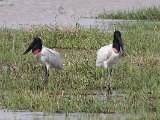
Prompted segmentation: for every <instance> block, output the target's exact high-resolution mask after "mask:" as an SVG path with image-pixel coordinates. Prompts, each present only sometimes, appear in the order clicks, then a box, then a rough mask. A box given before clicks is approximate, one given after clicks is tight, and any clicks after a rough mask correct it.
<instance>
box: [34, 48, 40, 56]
mask: <svg viewBox="0 0 160 120" xmlns="http://www.w3.org/2000/svg"><path fill="white" fill-rule="evenodd" d="M40 52H41V50H40V49H37V50H35V51H33V54H34V55H35V54H38V53H40Z"/></svg>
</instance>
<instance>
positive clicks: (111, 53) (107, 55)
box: [96, 30, 124, 94]
mask: <svg viewBox="0 0 160 120" xmlns="http://www.w3.org/2000/svg"><path fill="white" fill-rule="evenodd" d="M123 53H124V48H123V42H122V38H121V33H120V31H118V30H116V31H115V32H114V38H113V43H112V44H109V45H106V46H104V47H101V48H100V49H99V50H98V51H97V59H96V67H104V68H106V69H107V73H106V76H107V80H106V81H105V84H106V88H107V92H108V94H112V93H111V88H110V84H109V79H110V76H111V73H112V69H113V68H114V67H115V66H116V65H117V64H118V62H119V59H120V57H121V56H122V54H123ZM107 81H108V82H107Z"/></svg>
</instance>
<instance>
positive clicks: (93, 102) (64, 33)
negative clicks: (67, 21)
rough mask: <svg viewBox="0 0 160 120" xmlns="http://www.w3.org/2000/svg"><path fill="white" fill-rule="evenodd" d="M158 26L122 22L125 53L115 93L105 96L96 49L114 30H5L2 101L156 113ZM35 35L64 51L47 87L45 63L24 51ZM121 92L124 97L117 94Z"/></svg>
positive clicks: (0, 33)
mask: <svg viewBox="0 0 160 120" xmlns="http://www.w3.org/2000/svg"><path fill="white" fill-rule="evenodd" d="M159 27H160V25H159V24H158V23H154V22H153V23H143V24H142V23H137V24H132V25H119V28H121V30H122V31H123V32H122V38H123V41H124V44H125V50H126V55H125V56H124V57H123V58H122V59H121V62H120V64H119V65H118V66H117V68H116V69H115V71H114V74H113V76H112V79H111V86H112V89H113V91H115V92H116V94H117V96H114V97H111V98H107V99H100V97H98V96H100V95H102V96H105V94H102V91H105V88H104V73H105V70H104V69H103V68H96V67H95V59H96V51H97V50H98V49H99V48H100V47H101V46H104V45H106V44H109V43H111V41H112V39H113V38H112V37H113V33H110V32H107V31H105V30H104V31H103V30H98V29H84V28H75V29H59V28H50V27H43V28H35V29H28V30H11V29H1V30H0V40H1V41H0V49H1V50H0V58H1V60H0V67H1V68H0V69H1V74H0V79H1V80H0V106H1V107H2V108H11V109H15V110H16V109H22V110H23V109H29V110H30V111H48V112H92V113H100V112H104V113H114V112H117V111H118V112H119V113H129V112H131V113H150V112H154V113H157V114H158V113H159V112H160V109H159V108H160V102H159V101H160V100H159V98H160V77H159V75H160V54H159V53H160V49H159V46H160V41H159V39H160V34H159V32H160V30H159ZM117 28H118V27H117ZM36 35H39V36H41V38H42V40H43V43H44V45H45V46H47V47H50V48H55V49H56V50H57V51H58V52H59V53H61V57H62V61H63V64H64V68H63V70H61V71H58V70H55V69H51V71H50V77H49V84H48V86H47V87H44V86H43V78H44V68H43V66H42V65H41V64H40V63H38V62H37V60H36V59H35V58H34V57H33V55H32V54H31V53H29V54H27V55H25V56H24V55H22V54H23V52H24V50H25V49H26V47H27V46H28V45H29V44H30V42H31V41H32V39H33V37H34V36H36ZM13 41H14V42H13ZM96 91H98V92H96ZM121 94H124V95H125V96H118V95H121ZM89 96H90V97H89ZM95 96H96V97H95ZM154 117H155V118H156V117H157V116H156V115H155V116H154ZM142 118H143V117H142ZM144 118H145V116H144ZM131 119H132V118H131Z"/></svg>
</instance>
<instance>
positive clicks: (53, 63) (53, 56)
mask: <svg viewBox="0 0 160 120" xmlns="http://www.w3.org/2000/svg"><path fill="white" fill-rule="evenodd" d="M30 50H32V53H33V54H34V55H35V57H36V59H37V60H38V61H40V62H41V63H42V64H44V65H45V82H44V83H45V84H47V83H48V77H49V69H50V68H51V67H54V68H56V69H62V67H63V64H62V61H61V57H60V54H59V53H58V52H56V51H55V50H52V49H49V48H47V47H45V46H43V45H42V41H41V39H40V38H39V37H35V38H34V40H33V41H32V43H31V44H30V45H29V47H28V48H27V50H26V51H25V52H24V54H26V53H28V52H29V51H30Z"/></svg>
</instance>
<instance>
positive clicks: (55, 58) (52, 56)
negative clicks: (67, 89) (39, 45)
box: [47, 48, 63, 69]
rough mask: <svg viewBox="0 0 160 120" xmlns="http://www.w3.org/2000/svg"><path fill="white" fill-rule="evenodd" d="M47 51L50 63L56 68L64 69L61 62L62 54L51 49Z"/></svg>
mask: <svg viewBox="0 0 160 120" xmlns="http://www.w3.org/2000/svg"><path fill="white" fill-rule="evenodd" d="M47 51H48V52H47V56H48V62H49V63H50V64H51V65H52V66H54V67H55V68H58V69H62V67H63V64H62V61H61V57H60V54H59V53H58V52H57V51H55V50H52V49H49V48H47Z"/></svg>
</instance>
